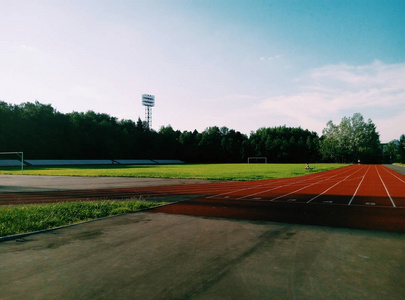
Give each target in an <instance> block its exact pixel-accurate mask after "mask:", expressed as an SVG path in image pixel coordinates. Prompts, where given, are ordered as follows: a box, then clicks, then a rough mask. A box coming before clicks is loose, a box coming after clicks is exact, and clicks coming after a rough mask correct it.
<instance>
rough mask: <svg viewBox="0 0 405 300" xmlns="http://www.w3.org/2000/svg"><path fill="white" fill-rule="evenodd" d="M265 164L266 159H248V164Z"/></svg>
mask: <svg viewBox="0 0 405 300" xmlns="http://www.w3.org/2000/svg"><path fill="white" fill-rule="evenodd" d="M259 163H264V164H267V157H248V164H259Z"/></svg>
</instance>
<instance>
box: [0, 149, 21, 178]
mask: <svg viewBox="0 0 405 300" xmlns="http://www.w3.org/2000/svg"><path fill="white" fill-rule="evenodd" d="M0 154H1V155H17V156H18V157H19V158H20V160H21V174H22V173H23V172H24V152H0Z"/></svg>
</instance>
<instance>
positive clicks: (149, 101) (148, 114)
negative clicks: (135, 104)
mask: <svg viewBox="0 0 405 300" xmlns="http://www.w3.org/2000/svg"><path fill="white" fill-rule="evenodd" d="M142 105H143V106H145V121H146V123H147V124H148V128H149V129H151V128H152V107H154V106H155V96H153V95H149V94H143V95H142Z"/></svg>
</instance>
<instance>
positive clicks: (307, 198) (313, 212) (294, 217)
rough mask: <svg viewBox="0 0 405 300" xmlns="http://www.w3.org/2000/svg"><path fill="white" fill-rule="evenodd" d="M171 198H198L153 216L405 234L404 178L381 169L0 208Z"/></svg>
mask: <svg viewBox="0 0 405 300" xmlns="http://www.w3.org/2000/svg"><path fill="white" fill-rule="evenodd" d="M172 195H196V197H195V198H194V199H192V200H188V201H184V202H179V203H175V204H172V205H168V206H164V207H160V208H156V209H153V210H151V212H164V213H175V214H189V215H198V216H208V217H222V218H233V219H245V220H246V219H247V220H263V221H275V222H289V223H300V224H313V225H326V226H334V227H348V228H362V229H377V230H390V231H399V232H405V176H404V175H401V174H399V173H397V172H394V171H393V170H391V169H389V168H387V167H385V166H382V165H352V166H349V167H345V168H340V169H335V170H331V171H327V172H323V173H316V174H311V175H306V176H301V177H295V178H287V179H277V180H260V181H246V182H216V183H204V184H187V185H186V184H182V185H169V186H158V187H156V186H154V187H143V188H117V189H100V190H80V191H79V190H78V191H57V192H56V191H53V192H29V193H4V194H0V205H1V204H16V203H37V202H56V201H78V200H84V199H87V200H88V199H100V198H106V199H108V198H128V197H139V196H142V197H151V196H161V197H164V196H172Z"/></svg>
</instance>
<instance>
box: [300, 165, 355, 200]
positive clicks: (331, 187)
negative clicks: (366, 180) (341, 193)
mask: <svg viewBox="0 0 405 300" xmlns="http://www.w3.org/2000/svg"><path fill="white" fill-rule="evenodd" d="M362 169H363V168H361V169H358V170H357V171H356V172H354V173H352V174H350V175H348V176H346V177H345V178H343V179H342V180H341V181H339V182H337V183H336V184H334V185H332V186H331V187H330V188H328V189H327V190H325V191H323V192H322V193H321V194H319V195H317V196H315V197H314V198H312V199H310V200H309V201H308V202H307V203H310V202H311V201H312V200H315V199H316V198H318V197H320V196H322V195H323V194H325V193H326V192H327V191H329V190H330V189H331V188H333V187H335V186H337V185H338V184H340V183H341V182H343V181H345V180H346V179H347V178H349V177H350V176H353V175H354V174H356V173H357V172H358V171H360V170H362ZM324 202H325V201H324Z"/></svg>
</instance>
